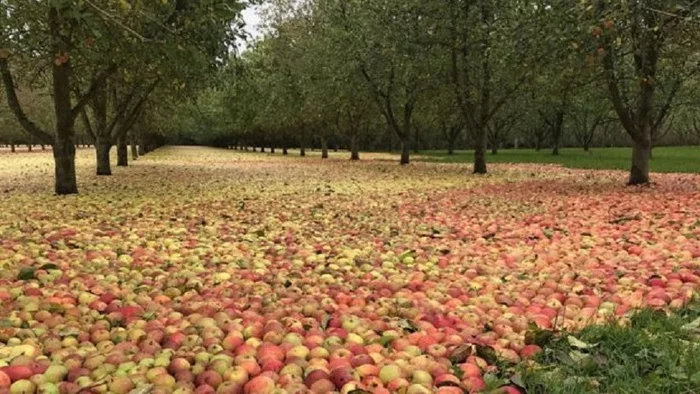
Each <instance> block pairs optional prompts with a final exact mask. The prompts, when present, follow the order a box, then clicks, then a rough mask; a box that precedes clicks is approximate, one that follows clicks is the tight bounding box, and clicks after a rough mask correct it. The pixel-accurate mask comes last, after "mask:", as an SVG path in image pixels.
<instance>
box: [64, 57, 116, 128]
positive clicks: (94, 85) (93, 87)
mask: <svg viewBox="0 0 700 394" xmlns="http://www.w3.org/2000/svg"><path fill="white" fill-rule="evenodd" d="M116 71H117V65H116V64H112V65H110V66H109V67H107V68H105V69H104V70H102V71H100V72H99V73H97V75H96V76H95V78H94V79H93V80H92V82H91V83H90V87H89V88H88V91H87V92H86V93H85V94H84V95H83V96H82V97H79V98H78V102H77V103H76V104H75V106H74V107H73V109H72V110H71V116H72V118H73V119H74V120H75V118H77V117H78V115H80V112H81V111H82V110H83V108H84V107H85V106H86V105H87V103H88V102H89V101H90V100H91V99H92V97H93V95H94V94H95V92H96V91H97V89H98V88H99V87H100V85H102V84H103V83H105V81H107V78H109V77H110V75H112V74H113V73H115V72H116Z"/></svg>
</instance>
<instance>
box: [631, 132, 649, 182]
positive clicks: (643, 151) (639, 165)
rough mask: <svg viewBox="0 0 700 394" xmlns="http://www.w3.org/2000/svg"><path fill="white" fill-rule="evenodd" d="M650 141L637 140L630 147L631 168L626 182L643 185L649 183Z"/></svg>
mask: <svg viewBox="0 0 700 394" xmlns="http://www.w3.org/2000/svg"><path fill="white" fill-rule="evenodd" d="M650 156H651V142H650V141H643V140H641V141H640V140H638V141H635V142H634V146H633V147H632V169H631V170H630V178H629V182H628V184H630V185H643V184H647V183H649V157H650Z"/></svg>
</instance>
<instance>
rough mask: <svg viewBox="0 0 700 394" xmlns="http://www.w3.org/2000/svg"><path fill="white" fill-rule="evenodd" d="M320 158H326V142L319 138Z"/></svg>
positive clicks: (324, 139)
mask: <svg viewBox="0 0 700 394" xmlns="http://www.w3.org/2000/svg"><path fill="white" fill-rule="evenodd" d="M321 158H322V159H327V158H328V140H327V139H326V138H321Z"/></svg>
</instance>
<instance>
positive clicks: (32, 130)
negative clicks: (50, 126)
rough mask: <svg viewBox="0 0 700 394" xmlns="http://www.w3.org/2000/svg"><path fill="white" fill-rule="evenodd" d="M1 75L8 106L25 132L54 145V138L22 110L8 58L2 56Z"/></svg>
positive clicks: (0, 59) (0, 60)
mask: <svg viewBox="0 0 700 394" xmlns="http://www.w3.org/2000/svg"><path fill="white" fill-rule="evenodd" d="M0 73H1V74H2V82H3V85H4V86H5V93H6V94H7V104H8V106H9V107H10V110H11V111H12V113H14V115H15V117H16V118H17V121H18V122H19V124H20V125H21V126H22V128H24V130H25V131H26V132H27V133H29V134H30V135H31V136H32V137H34V138H36V139H37V140H39V141H41V142H42V143H45V144H47V145H52V144H53V141H54V137H53V136H52V135H51V134H49V133H47V132H45V131H44V130H42V129H41V128H40V127H39V126H38V125H37V124H36V123H34V122H32V121H31V120H30V119H29V118H28V117H27V114H26V113H25V112H24V109H22V105H21V104H20V102H19V99H18V98H17V91H16V90H15V82H14V78H13V77H12V72H11V71H10V66H9V64H8V63H7V58H6V57H1V56H0Z"/></svg>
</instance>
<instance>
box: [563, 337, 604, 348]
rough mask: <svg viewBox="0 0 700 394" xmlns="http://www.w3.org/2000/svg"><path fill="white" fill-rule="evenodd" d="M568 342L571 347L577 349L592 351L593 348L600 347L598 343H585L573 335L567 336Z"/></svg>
mask: <svg viewBox="0 0 700 394" xmlns="http://www.w3.org/2000/svg"><path fill="white" fill-rule="evenodd" d="M566 340H567V341H568V342H569V345H570V346H571V347H575V348H577V349H592V348H594V347H596V346H598V344H597V343H593V344H591V343H586V342H583V341H582V340H580V339H578V338H576V337H575V336H573V335H569V336H567V337H566Z"/></svg>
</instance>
